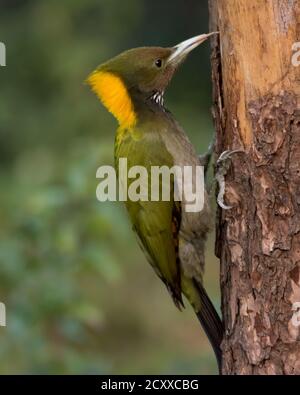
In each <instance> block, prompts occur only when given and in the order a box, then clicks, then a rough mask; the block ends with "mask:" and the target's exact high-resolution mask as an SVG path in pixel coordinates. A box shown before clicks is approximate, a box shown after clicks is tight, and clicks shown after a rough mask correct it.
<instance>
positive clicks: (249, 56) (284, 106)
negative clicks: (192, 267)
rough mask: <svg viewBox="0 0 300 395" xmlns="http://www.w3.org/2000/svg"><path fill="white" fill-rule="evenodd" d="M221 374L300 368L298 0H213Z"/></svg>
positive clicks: (294, 371)
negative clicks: (220, 174)
mask: <svg viewBox="0 0 300 395" xmlns="http://www.w3.org/2000/svg"><path fill="white" fill-rule="evenodd" d="M210 15H211V31H214V30H219V31H220V37H219V39H218V38H216V39H215V41H214V42H213V54H212V70H213V72H212V74H213V86H214V91H213V95H214V106H213V117H214V122H215V128H216V134H217V142H216V156H218V155H219V154H220V153H221V152H222V151H224V150H226V149H230V150H235V149H240V150H242V151H243V153H240V154H235V155H234V156H233V158H232V165H231V167H230V171H229V173H228V174H227V176H226V195H225V196H226V198H225V200H226V203H227V204H228V205H231V206H233V208H232V209H231V210H227V211H224V210H222V211H221V210H219V213H218V220H217V239H216V240H217V241H216V254H217V256H218V257H219V258H220V263H221V291H222V313H223V318H224V322H225V328H226V334H225V339H224V341H223V345H222V348H223V373H224V374H300V321H299V320H300V314H299V311H297V309H299V306H300V66H298V67H297V66H295V65H293V64H292V56H293V54H294V52H293V51H292V46H293V44H294V43H295V42H297V41H300V2H299V1H297V0H251V1H249V0H227V1H224V0H210Z"/></svg>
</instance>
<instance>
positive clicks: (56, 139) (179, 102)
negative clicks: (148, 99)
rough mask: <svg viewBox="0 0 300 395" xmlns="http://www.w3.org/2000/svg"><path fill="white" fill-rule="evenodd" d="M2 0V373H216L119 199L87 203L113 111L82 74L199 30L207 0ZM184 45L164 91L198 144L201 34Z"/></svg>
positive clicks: (205, 67) (109, 152) (205, 81)
mask: <svg viewBox="0 0 300 395" xmlns="http://www.w3.org/2000/svg"><path fill="white" fill-rule="evenodd" d="M0 9H1V14H0V41H2V42H4V43H5V44H6V48H7V67H2V68H0V86H1V89H0V99H1V106H0V188H1V194H0V218H1V228H0V300H1V301H2V302H4V303H5V304H6V308H7V327H6V328H0V361H1V362H0V373H214V372H216V365H215V362H214V358H213V355H212V351H211V349H210V347H209V345H208V343H207V340H206V339H205V337H204V335H203V334H202V332H201V331H200V329H199V327H198V323H197V322H196V319H195V318H194V316H193V314H192V313H191V312H190V311H189V310H188V311H187V312H185V313H179V312H177V310H176V309H175V308H174V307H173V306H172V302H171V300H170V298H169V296H168V295H167V292H166V291H165V289H164V287H163V285H162V284H161V283H160V282H159V280H158V279H157V278H156V277H155V275H154V273H152V270H151V268H150V267H149V266H148V264H147V263H146V262H145V258H144V257H143V255H142V253H141V252H140V251H139V248H138V246H137V243H136V241H135V238H134V236H133V234H132V232H131V228H130V225H129V223H128V220H127V216H126V213H125V211H124V209H123V207H122V206H121V205H120V204H118V203H105V204H104V203H98V202H97V201H96V197H95V191H96V186H97V180H96V178H95V174H96V169H97V168H98V167H99V166H100V165H102V164H112V162H113V141H114V133H113V131H114V129H115V121H114V120H113V119H112V118H111V116H110V115H109V114H107V113H106V112H105V110H104V109H103V108H102V107H101V106H100V103H99V102H98V101H97V100H96V98H95V97H94V96H93V95H92V94H91V93H90V92H89V90H88V88H87V87H86V86H85V85H84V83H83V81H84V79H85V77H86V76H87V75H88V73H89V72H90V71H91V70H92V69H94V68H95V66H96V65H97V64H98V63H101V62H102V61H104V60H106V59H108V58H109V57H111V56H113V55H115V54H117V53H118V52H120V51H122V50H124V49H127V48H130V47H135V46H140V45H166V46H167V45H172V44H176V43H177V42H179V41H181V40H183V39H186V38H188V37H190V36H192V35H196V34H199V33H204V32H207V31H208V13H207V9H206V1H204V0H203V1H199V0H186V1H183V0H174V1H172V2H166V1H165V2H162V1H159V0H152V1H150V0H128V1H126V2H122V1H119V0H72V1H71V0H64V1H61V0H52V1H44V0H35V1H34V0H31V1H29V0H28V1H25V0H5V1H4V0H0ZM192 57H193V59H190V60H189V61H187V63H186V65H185V66H184V67H183V68H182V70H180V72H179V73H178V75H177V76H176V77H175V80H174V82H173V84H172V86H171V87H170V90H169V93H168V95H167V102H168V107H169V108H170V109H171V110H172V111H173V112H174V113H175V114H176V116H177V118H178V120H179V121H180V122H181V123H182V124H183V126H184V127H185V128H186V130H187V131H188V132H189V135H190V137H191V139H192V141H193V142H194V143H195V145H196V146H197V149H199V151H203V150H205V148H206V146H207V145H208V143H209V140H210V138H211V135H212V126H211V121H210V113H209V108H210V74H209V46H208V45H207V44H206V45H205V46H203V47H202V48H200V49H199V50H197V51H195V54H193V55H192ZM212 250H213V247H212V243H211V245H210V251H211V252H210V253H209V255H208V261H209V263H208V273H207V283H208V288H209V290H210V293H211V292H214V295H215V300H217V299H216V298H217V282H218V281H217V265H216V262H215V261H214V260H213V256H212Z"/></svg>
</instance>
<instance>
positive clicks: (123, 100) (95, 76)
mask: <svg viewBox="0 0 300 395" xmlns="http://www.w3.org/2000/svg"><path fill="white" fill-rule="evenodd" d="M87 82H88V84H89V85H90V86H91V88H92V90H93V91H94V92H95V93H96V95H97V96H98V97H99V99H100V100H101V102H102V103H103V105H104V106H105V107H106V108H107V110H108V111H109V112H111V113H112V114H113V116H114V117H115V118H116V119H117V120H118V122H119V124H120V126H121V127H122V128H129V127H132V126H134V125H135V123H136V113H135V111H134V107H133V103H132V100H131V98H130V96H129V93H128V91H127V88H126V86H125V84H124V83H123V81H122V80H121V78H119V77H118V76H116V75H115V74H112V73H109V72H105V71H94V72H93V73H92V74H91V75H90V76H89V77H88V79H87Z"/></svg>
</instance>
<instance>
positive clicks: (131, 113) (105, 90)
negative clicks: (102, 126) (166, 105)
mask: <svg viewBox="0 0 300 395" xmlns="http://www.w3.org/2000/svg"><path fill="white" fill-rule="evenodd" d="M213 34H216V33H210V34H202V35H200V36H196V37H193V38H190V39H189V40H186V41H183V42H182V43H180V44H178V45H176V46H175V47H171V48H162V47H142V48H134V49H130V50H128V51H125V52H122V53H121V54H120V55H118V56H116V57H114V58H112V59H111V60H109V61H107V62H105V63H103V64H101V65H100V66H99V67H98V68H97V69H96V70H95V71H93V72H92V73H91V74H90V75H89V77H88V79H87V82H88V84H89V85H90V86H91V88H92V90H93V91H94V92H95V93H96V95H97V96H98V97H99V99H100V100H101V102H102V103H103V105H104V106H105V107H106V108H107V109H108V111H110V112H111V113H112V114H113V115H114V116H115V117H116V118H117V120H118V121H119V123H120V125H121V126H123V127H130V126H132V125H133V124H134V123H135V122H136V120H137V115H136V112H135V103H137V102H138V101H144V102H145V101H147V100H151V101H152V102H155V103H157V104H158V105H162V98H163V93H164V91H165V89H166V87H167V86H168V84H169V82H170V81H171V79H172V77H173V75H174V73H175V71H176V70H177V68H178V67H179V66H180V64H182V63H183V61H184V60H185V58H186V57H187V55H188V54H189V53H190V52H191V51H192V50H193V49H194V48H196V47H197V46H198V45H200V44H201V43H203V42H204V41H205V40H206V39H207V38H208V37H210V36H211V35H213Z"/></svg>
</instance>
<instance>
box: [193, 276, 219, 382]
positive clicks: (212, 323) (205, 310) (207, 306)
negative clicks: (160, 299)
mask: <svg viewBox="0 0 300 395" xmlns="http://www.w3.org/2000/svg"><path fill="white" fill-rule="evenodd" d="M194 283H195V286H196V288H197V290H198V292H199V296H200V299H201V310H200V311H199V312H196V314H197V317H198V319H199V321H200V323H201V325H202V327H203V329H204V331H205V333H206V336H207V337H208V339H209V341H210V344H211V345H212V348H213V349H214V352H215V355H216V358H217V362H218V367H219V373H220V374H222V351H221V347H220V346H221V342H222V339H223V334H224V326H223V324H222V321H221V319H220V317H219V315H218V313H217V312H216V310H215V308H214V306H213V304H212V302H211V301H210V299H209V297H208V295H207V293H206V291H205V289H204V287H203V286H202V285H201V284H199V283H198V282H196V281H194Z"/></svg>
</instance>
